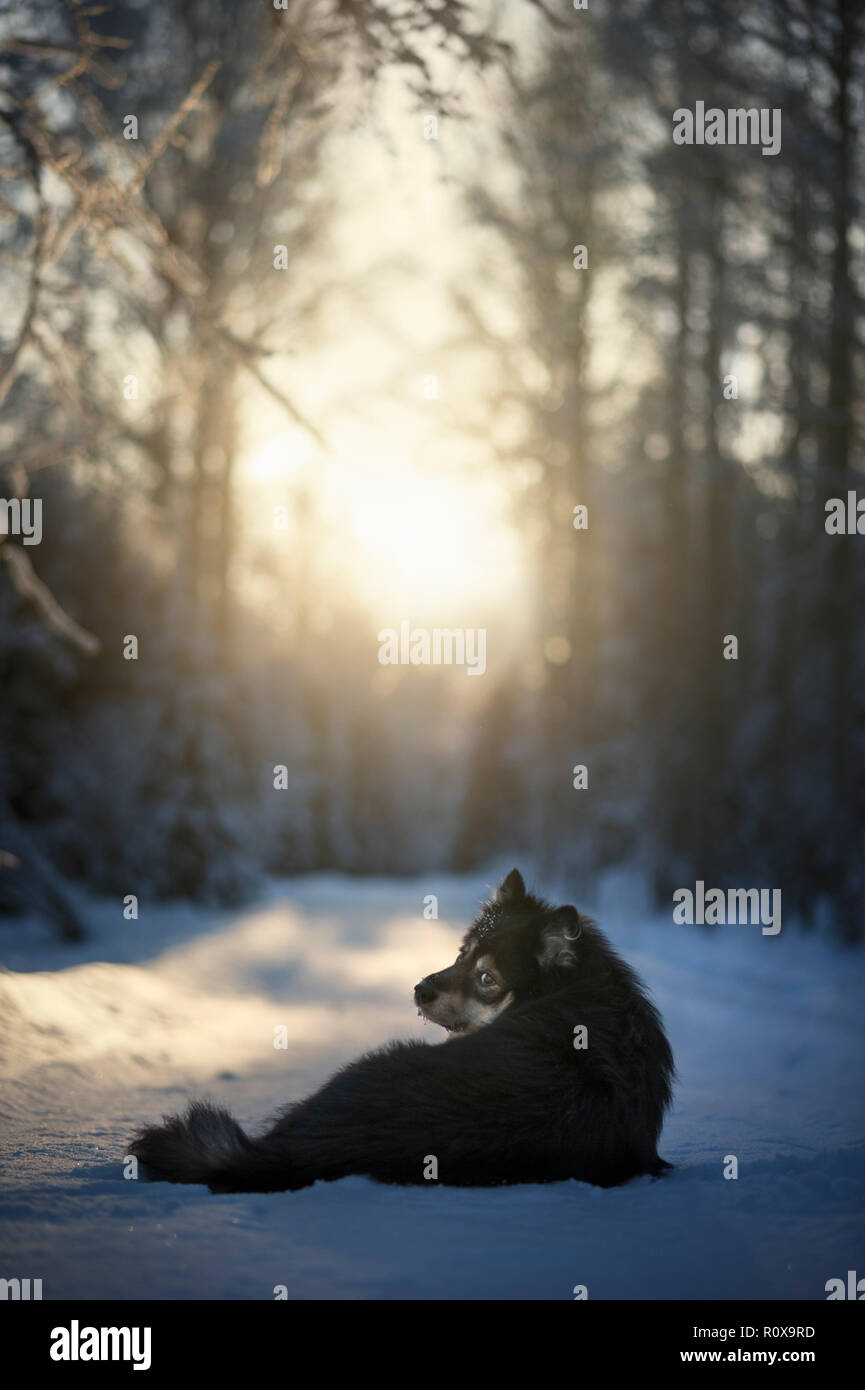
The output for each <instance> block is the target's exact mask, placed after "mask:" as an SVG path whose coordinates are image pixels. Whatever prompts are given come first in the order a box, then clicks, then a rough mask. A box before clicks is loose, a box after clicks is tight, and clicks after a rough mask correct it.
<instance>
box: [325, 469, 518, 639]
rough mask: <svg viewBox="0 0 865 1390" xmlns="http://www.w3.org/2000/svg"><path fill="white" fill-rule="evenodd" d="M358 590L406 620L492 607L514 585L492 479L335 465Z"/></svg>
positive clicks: (514, 559)
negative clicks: (358, 585) (392, 607)
mask: <svg viewBox="0 0 865 1390" xmlns="http://www.w3.org/2000/svg"><path fill="white" fill-rule="evenodd" d="M331 486H332V487H333V488H334V489H335V490H336V492H337V493H338V494H339V496H340V497H341V499H342V502H343V505H344V516H345V521H346V525H347V528H348V531H349V533H350V536H351V540H352V546H351V550H352V552H353V554H352V556H351V557H349V556H347V557H346V560H347V563H351V564H352V565H353V567H354V569H355V574H356V578H357V580H358V581H359V584H360V587H362V588H363V589H364V591H365V592H366V593H367V595H368V597H369V599H370V600H371V601H373V602H375V603H377V604H378V605H381V604H383V603H384V604H388V605H390V606H396V607H400V608H401V610H402V615H403V616H406V617H420V616H423V615H427V614H431V615H432V616H433V617H436V616H437V615H440V616H441V617H442V618H444V617H445V616H450V615H452V614H453V613H455V612H456V611H457V610H458V609H463V610H465V611H466V612H468V613H469V614H470V613H471V611H472V610H473V609H477V608H487V607H489V606H490V605H491V604H492V605H495V606H498V604H499V603H500V602H502V601H503V600H504V601H506V600H507V595H508V593H509V592H510V591H511V589H512V588H514V587H515V586H516V585H517V584H518V579H519V569H520V556H519V547H518V544H517V537H516V536H515V534H514V531H513V528H512V526H511V524H510V522H509V520H508V518H507V515H506V510H507V498H506V496H505V495H504V493H503V492H502V490H501V488H499V487H497V486H495V485H494V483H493V480H492V479H489V478H488V479H481V478H467V477H465V476H464V475H460V474H450V473H445V472H442V473H439V474H432V475H431V474H429V473H425V472H420V471H417V470H415V469H413V468H411V467H407V466H406V465H405V464H404V463H402V464H401V465H399V466H397V465H395V464H394V465H391V466H388V465H387V464H383V463H382V461H381V460H379V461H378V462H377V464H376V466H375V467H374V468H373V467H370V468H364V467H363V466H359V464H358V461H357V459H353V460H352V461H351V462H350V463H349V462H348V461H347V460H335V461H334V467H333V472H332V479H331Z"/></svg>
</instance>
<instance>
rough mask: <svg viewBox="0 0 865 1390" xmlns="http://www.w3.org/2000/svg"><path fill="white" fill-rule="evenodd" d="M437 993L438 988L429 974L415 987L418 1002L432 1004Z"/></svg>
mask: <svg viewBox="0 0 865 1390" xmlns="http://www.w3.org/2000/svg"><path fill="white" fill-rule="evenodd" d="M437 993H438V990H437V989H436V987H435V985H434V984H433V983H432V981H431V980H430V977H429V976H427V977H426V979H425V980H421V982H420V984H418V985H415V987H414V997H415V1000H416V1002H417V1003H418V1004H431V1003H432V1001H433V1000H434V999H435V997H436V995H437Z"/></svg>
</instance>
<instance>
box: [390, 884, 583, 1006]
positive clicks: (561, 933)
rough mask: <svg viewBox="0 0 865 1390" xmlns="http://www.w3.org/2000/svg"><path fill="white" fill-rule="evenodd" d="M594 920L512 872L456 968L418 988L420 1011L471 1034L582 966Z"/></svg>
mask: <svg viewBox="0 0 865 1390" xmlns="http://www.w3.org/2000/svg"><path fill="white" fill-rule="evenodd" d="M587 930H591V923H590V922H589V921H588V919H587V918H585V917H583V916H581V914H580V913H579V912H577V909H576V908H575V907H558V908H553V907H551V906H550V905H549V903H546V902H544V900H543V899H542V898H538V897H535V896H534V894H532V893H528V892H527V891H526V885H525V883H524V882H523V878H522V875H521V874H520V872H519V870H518V869H512V870H511V872H510V873H509V874H508V875H507V877H506V878H505V879H503V880H502V882H501V883H500V884H499V886H498V888H497V889H496V891H495V893H494V894H493V896H492V897H491V898H490V900H489V901H488V902H486V903H485V904H484V906H483V907H482V909H481V911H480V912H479V913H478V915H477V917H476V918H475V920H474V922H473V923H472V925H471V926H470V927H469V930H468V931H467V933H466V935H465V939H464V940H463V944H462V947H461V948H460V952H459V955H458V956H457V958H456V960H455V961H454V963H453V965H449V966H447V968H446V969H444V970H439V971H437V972H436V973H435V974H433V975H427V976H425V978H424V979H423V980H421V981H420V983H419V984H417V985H416V986H415V991H414V998H415V1003H416V1004H417V1006H418V1009H419V1011H420V1013H421V1014H422V1015H423V1017H424V1018H428V1019H429V1020H430V1021H431V1022H432V1023H438V1024H440V1025H441V1026H442V1027H443V1028H447V1029H448V1031H449V1032H453V1033H472V1032H474V1031H475V1030H476V1029H477V1028H481V1027H483V1025H484V1024H487V1023H492V1022H493V1020H494V1019H496V1018H498V1016H499V1015H500V1014H501V1013H503V1012H504V1011H505V1009H507V1008H509V1007H510V1006H511V1005H512V1004H514V1003H521V1002H522V1001H523V1000H525V999H531V998H533V997H536V996H537V995H539V994H543V993H545V992H546V991H548V990H551V989H555V988H560V987H561V984H562V972H563V971H570V970H573V969H575V968H576V967H577V965H578V963H579V943H580V940H581V938H582V937H583V935H584V933H585V932H586V931H587Z"/></svg>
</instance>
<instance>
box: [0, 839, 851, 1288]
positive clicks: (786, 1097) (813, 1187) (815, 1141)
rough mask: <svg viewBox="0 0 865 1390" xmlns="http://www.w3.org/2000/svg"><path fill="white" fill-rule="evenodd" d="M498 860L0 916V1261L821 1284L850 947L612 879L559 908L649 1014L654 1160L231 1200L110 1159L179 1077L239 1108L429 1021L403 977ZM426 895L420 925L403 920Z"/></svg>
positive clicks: (686, 1284)
mask: <svg viewBox="0 0 865 1390" xmlns="http://www.w3.org/2000/svg"><path fill="white" fill-rule="evenodd" d="M505 867H510V866H509V865H507V866H505ZM491 880H492V875H491V874H488V875H487V876H485V877H484V878H483V879H481V878H476V877H475V878H454V877H448V876H445V875H440V876H435V875H424V876H423V877H422V878H418V879H392V880H384V879H359V878H349V877H342V876H338V875H316V876H310V877H306V878H301V879H297V880H291V881H281V882H274V883H271V884H269V885H268V886H267V889H266V891H264V892H263V894H262V896H261V897H260V899H259V900H258V901H257V902H256V903H255V904H254V905H252V906H250V907H248V908H247V909H245V910H243V911H235V910H232V911H223V912H219V911H214V910H213V909H207V910H198V909H195V908H191V907H181V906H161V907H156V908H152V907H149V906H148V905H147V904H146V903H143V904H142V910H141V917H140V920H138V921H136V922H127V921H124V920H123V918H122V912H121V907H120V906H119V905H117V904H115V903H106V902H105V901H101V902H94V901H90V902H89V903H87V904H85V907H84V912H85V915H86V919H87V920H88V922H89V924H90V928H91V932H92V935H91V939H90V940H89V941H87V942H86V943H85V944H84V945H83V946H81V947H70V946H64V945H62V944H59V943H56V942H54V941H52V940H51V938H50V935H49V934H48V930H47V928H45V927H42V926H40V924H39V923H29V924H26V925H22V924H21V923H20V922H19V923H16V924H14V925H4V926H3V929H2V940H0V946H2V959H3V960H4V961H5V962H6V963H7V965H8V967H9V969H8V970H7V971H4V972H3V973H2V974H0V1067H2V1076H3V1088H2V1100H0V1116H2V1166H0V1173H2V1189H0V1222H2V1226H0V1231H2V1234H0V1257H2V1269H0V1274H2V1275H3V1276H5V1277H7V1278H11V1277H15V1276H17V1277H20V1278H28V1277H29V1278H41V1279H42V1280H43V1294H44V1297H45V1298H49V1299H50V1298H66V1297H71V1298H170V1299H178V1298H181V1299H182V1298H251V1299H259V1298H266V1299H270V1298H273V1296H274V1287H275V1286H277V1285H285V1286H286V1288H287V1291H288V1296H289V1297H290V1298H304V1299H340V1298H401V1299H404V1298H409V1299H413V1298H431V1299H448V1298H459V1299H464V1298H465V1299H471V1298H493V1299H522V1298H533V1299H548V1298H551V1299H562V1298H564V1299H570V1298H572V1297H573V1292H572V1291H573V1288H574V1286H575V1285H577V1284H585V1285H586V1286H587V1289H588V1296H589V1298H590V1299H598V1298H640V1299H642V1298H655V1299H657V1298H664V1299H670V1298H672V1299H676V1298H700V1299H703V1298H751V1299H767V1298H802V1299H823V1298H825V1296H826V1295H825V1291H824V1287H825V1284H826V1281H827V1280H828V1279H830V1278H834V1277H838V1276H840V1277H845V1275H846V1271H847V1270H848V1269H856V1268H860V1267H861V1264H862V1259H863V1249H865V1245H863V1219H862V1212H863V1205H865V1204H863V1195H865V1164H863V1157H865V1117H863V1092H862V1084H861V1079H862V1069H861V1057H862V1033H863V1023H862V1007H861V1000H862V997H863V983H865V979H863V976H865V958H863V955H862V953H852V952H846V953H844V952H841V951H839V950H836V949H834V948H833V947H832V946H831V945H830V944H829V943H828V942H826V941H825V940H823V939H820V938H816V937H813V936H807V935H804V934H802V933H800V932H797V931H796V930H795V928H794V927H793V926H791V925H788V924H786V923H785V925H784V928H783V930H782V931H781V933H780V934H779V935H778V936H776V937H768V936H763V935H762V934H761V932H760V928H759V926H725V927H720V928H717V929H716V930H715V931H714V932H709V931H707V930H705V929H703V928H700V927H696V926H691V927H688V926H676V925H674V924H673V922H672V911H671V913H670V915H662V916H659V915H657V913H653V912H652V911H650V910H649V909H648V908H647V907H646V905H645V903H643V902H642V901H641V898H640V894H639V890H638V886H637V885H635V883H634V882H633V881H631V880H628V879H627V878H624V877H622V876H619V877H618V878H615V879H608V880H606V881H605V882H604V883H603V884H602V885H601V891H599V893H598V895H597V897H598V901H597V902H596V903H592V902H586V901H584V900H579V899H578V900H577V905H578V906H579V907H581V908H583V909H585V910H594V911H595V912H596V913H597V915H598V917H599V920H600V922H601V925H602V926H603V927H604V929H605V930H606V931H607V932H608V933H609V935H610V936H611V938H612V939H613V941H614V942H615V943H616V944H617V945H618V946H619V948H620V949H621V950H622V951H623V953H624V954H625V956H626V957H627V958H628V959H629V960H630V961H631V962H632V963H633V964H634V965H635V966H636V968H637V969H638V970H639V971H640V972H641V974H642V975H643V977H644V979H645V980H646V981H647V983H648V984H649V985H650V988H651V990H652V992H653V996H654V998H655V1000H656V1002H657V1003H658V1005H659V1006H660V1008H661V1011H662V1013H663V1015H664V1018H665V1020H666V1023H667V1026H668V1030H669V1033H670V1038H671V1041H672V1044H673V1049H674V1052H675V1055H676V1060H677V1066H678V1073H679V1081H678V1085H677V1090H676V1102H675V1106H674V1110H673V1112H672V1113H671V1115H670V1117H669V1119H668V1122H667V1125H666V1127H665V1131H664V1135H663V1138H662V1143H661V1153H662V1154H663V1155H664V1157H666V1158H667V1159H669V1160H670V1161H672V1162H673V1163H675V1164H676V1165H677V1166H676V1171H675V1173H673V1174H672V1175H671V1176H670V1177H669V1178H666V1179H664V1180H663V1181H660V1182H653V1181H651V1180H650V1179H640V1180H638V1181H635V1182H633V1183H631V1184H629V1185H628V1186H626V1187H624V1188H619V1189H613V1190H609V1191H602V1190H600V1189H597V1188H592V1187H590V1186H588V1185H586V1184H582V1183H576V1182H567V1183H557V1184H553V1185H550V1186H546V1187H545V1186H526V1187H516V1188H500V1189H495V1190H490V1191H476V1190H474V1191H469V1190H458V1189H452V1188H444V1187H435V1186H433V1185H431V1186H430V1187H417V1188H397V1187H385V1186H381V1185H379V1184H376V1183H374V1182H372V1181H369V1180H367V1179H365V1178H349V1179H344V1180H342V1181H340V1182H336V1183H317V1184H316V1185H315V1186H314V1187H312V1188H309V1189H306V1190H305V1191H303V1192H299V1193H293V1194H290V1193H286V1194H275V1195H270V1196H261V1195H249V1196H244V1195H240V1196H222V1197H214V1196H211V1195H210V1193H208V1192H207V1191H206V1189H204V1188H199V1187H178V1186H173V1185H169V1184H155V1183H147V1182H144V1181H142V1180H138V1181H132V1180H126V1179H124V1177H123V1156H124V1154H125V1153H126V1145H127V1142H128V1138H129V1136H130V1134H131V1132H132V1130H133V1129H134V1128H135V1127H136V1126H137V1125H138V1124H139V1123H140V1122H142V1121H144V1120H152V1119H154V1118H156V1117H158V1116H159V1115H160V1114H162V1113H164V1112H167V1111H170V1110H174V1109H176V1108H177V1107H179V1106H181V1105H182V1104H183V1102H184V1101H185V1099H186V1098H187V1097H188V1096H190V1095H201V1094H208V1095H210V1096H212V1097H214V1098H215V1099H216V1100H217V1101H218V1102H220V1103H222V1104H225V1105H227V1106H228V1107H229V1108H230V1109H231V1110H232V1111H233V1113H234V1114H235V1115H236V1116H237V1117H238V1119H240V1121H241V1123H243V1124H245V1125H249V1126H251V1127H253V1128H255V1127H259V1126H260V1125H261V1124H262V1123H263V1121H264V1120H265V1119H266V1118H267V1117H268V1116H269V1115H271V1114H272V1113H273V1111H274V1110H275V1109H276V1108H277V1107H278V1106H279V1105H281V1104H283V1103H284V1102H286V1101H288V1100H291V1099H294V1098H297V1097H299V1096H300V1095H302V1094H304V1093H306V1092H307V1091H308V1090H309V1089H310V1088H312V1087H314V1086H315V1085H317V1084H318V1083H320V1082H321V1081H322V1080H323V1079H324V1078H325V1077H326V1076H327V1075H328V1074H329V1073H330V1072H331V1071H332V1070H333V1069H334V1068H335V1067H337V1066H338V1065H339V1064H340V1063H342V1062H344V1061H346V1060H348V1059H350V1058H351V1057H352V1056H354V1055H356V1054H357V1053H359V1052H361V1051H363V1050H365V1049H367V1048H370V1047H373V1046H375V1045H377V1044H379V1043H383V1042H385V1041H387V1040H388V1039H390V1038H392V1037H398V1036H403V1037H406V1036H412V1035H415V1036H416V1035H420V1034H421V1033H423V1036H425V1037H426V1038H428V1039H429V1040H430V1041H433V1040H437V1039H438V1037H439V1036H440V1035H439V1034H438V1031H437V1030H435V1029H433V1028H432V1027H431V1026H430V1025H424V1024H423V1023H422V1021H421V1020H420V1019H418V1018H417V1016H416V1015H415V1012H414V1009H413V1006H412V1003H411V997H410V996H411V989H412V986H413V985H414V983H415V981H416V980H417V979H418V978H419V977H420V976H421V975H422V974H424V973H426V972H427V971H429V970H430V969H438V968H441V967H442V966H443V965H444V964H446V963H447V962H448V961H449V960H450V959H451V958H452V957H453V954H454V951H455V945H456V943H457V942H458V940H459V937H460V935H461V933H462V931H463V929H464V926H465V924H466V923H467V922H468V920H469V919H470V917H471V916H472V915H473V914H474V912H475V911H476V908H477V905H478V902H479V900H480V899H481V898H482V897H484V896H485V895H486V893H487V891H488V889H489V885H490V881H491ZM546 887H547V889H548V890H549V891H548V893H547V896H550V897H556V896H558V897H559V899H560V900H562V901H568V900H570V901H573V900H574V898H573V894H572V893H567V892H565V891H562V892H560V893H559V894H558V895H557V894H556V893H555V892H553V890H552V887H551V885H546ZM430 893H435V894H437V896H438V900H439V912H440V920H438V921H429V920H425V919H424V917H423V903H424V898H425V896H426V895H427V894H430ZM280 1026H284V1027H285V1028H286V1029H287V1033H288V1048H287V1049H286V1050H277V1049H275V1048H274V1046H273V1038H274V1029H275V1028H278V1027H280ZM424 1030H426V1031H424ZM727 1155H735V1156H737V1158H738V1161H739V1176H738V1179H737V1180H735V1181H733V1180H725V1179H724V1177H723V1170H724V1163H725V1156H727ZM857 1262H858V1263H857Z"/></svg>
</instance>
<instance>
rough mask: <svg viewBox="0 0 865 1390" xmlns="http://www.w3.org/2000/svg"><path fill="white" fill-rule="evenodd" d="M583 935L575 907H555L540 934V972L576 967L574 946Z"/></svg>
mask: <svg viewBox="0 0 865 1390" xmlns="http://www.w3.org/2000/svg"><path fill="white" fill-rule="evenodd" d="M582 934H583V925H582V922H581V921H580V914H579V912H578V911H577V909H576V908H575V907H557V908H556V910H555V912H554V913H553V915H552V917H551V918H550V920H549V921H548V922H547V924H546V926H545V927H544V929H543V931H542V932H541V944H540V950H539V951H538V964H539V965H540V967H541V969H542V970H551V969H553V968H559V969H562V968H565V969H566V968H568V967H569V966H572V965H576V963H577V955H576V952H575V950H574V946H575V945H576V943H577V942H578V941H579V939H580V937H581V936H582Z"/></svg>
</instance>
